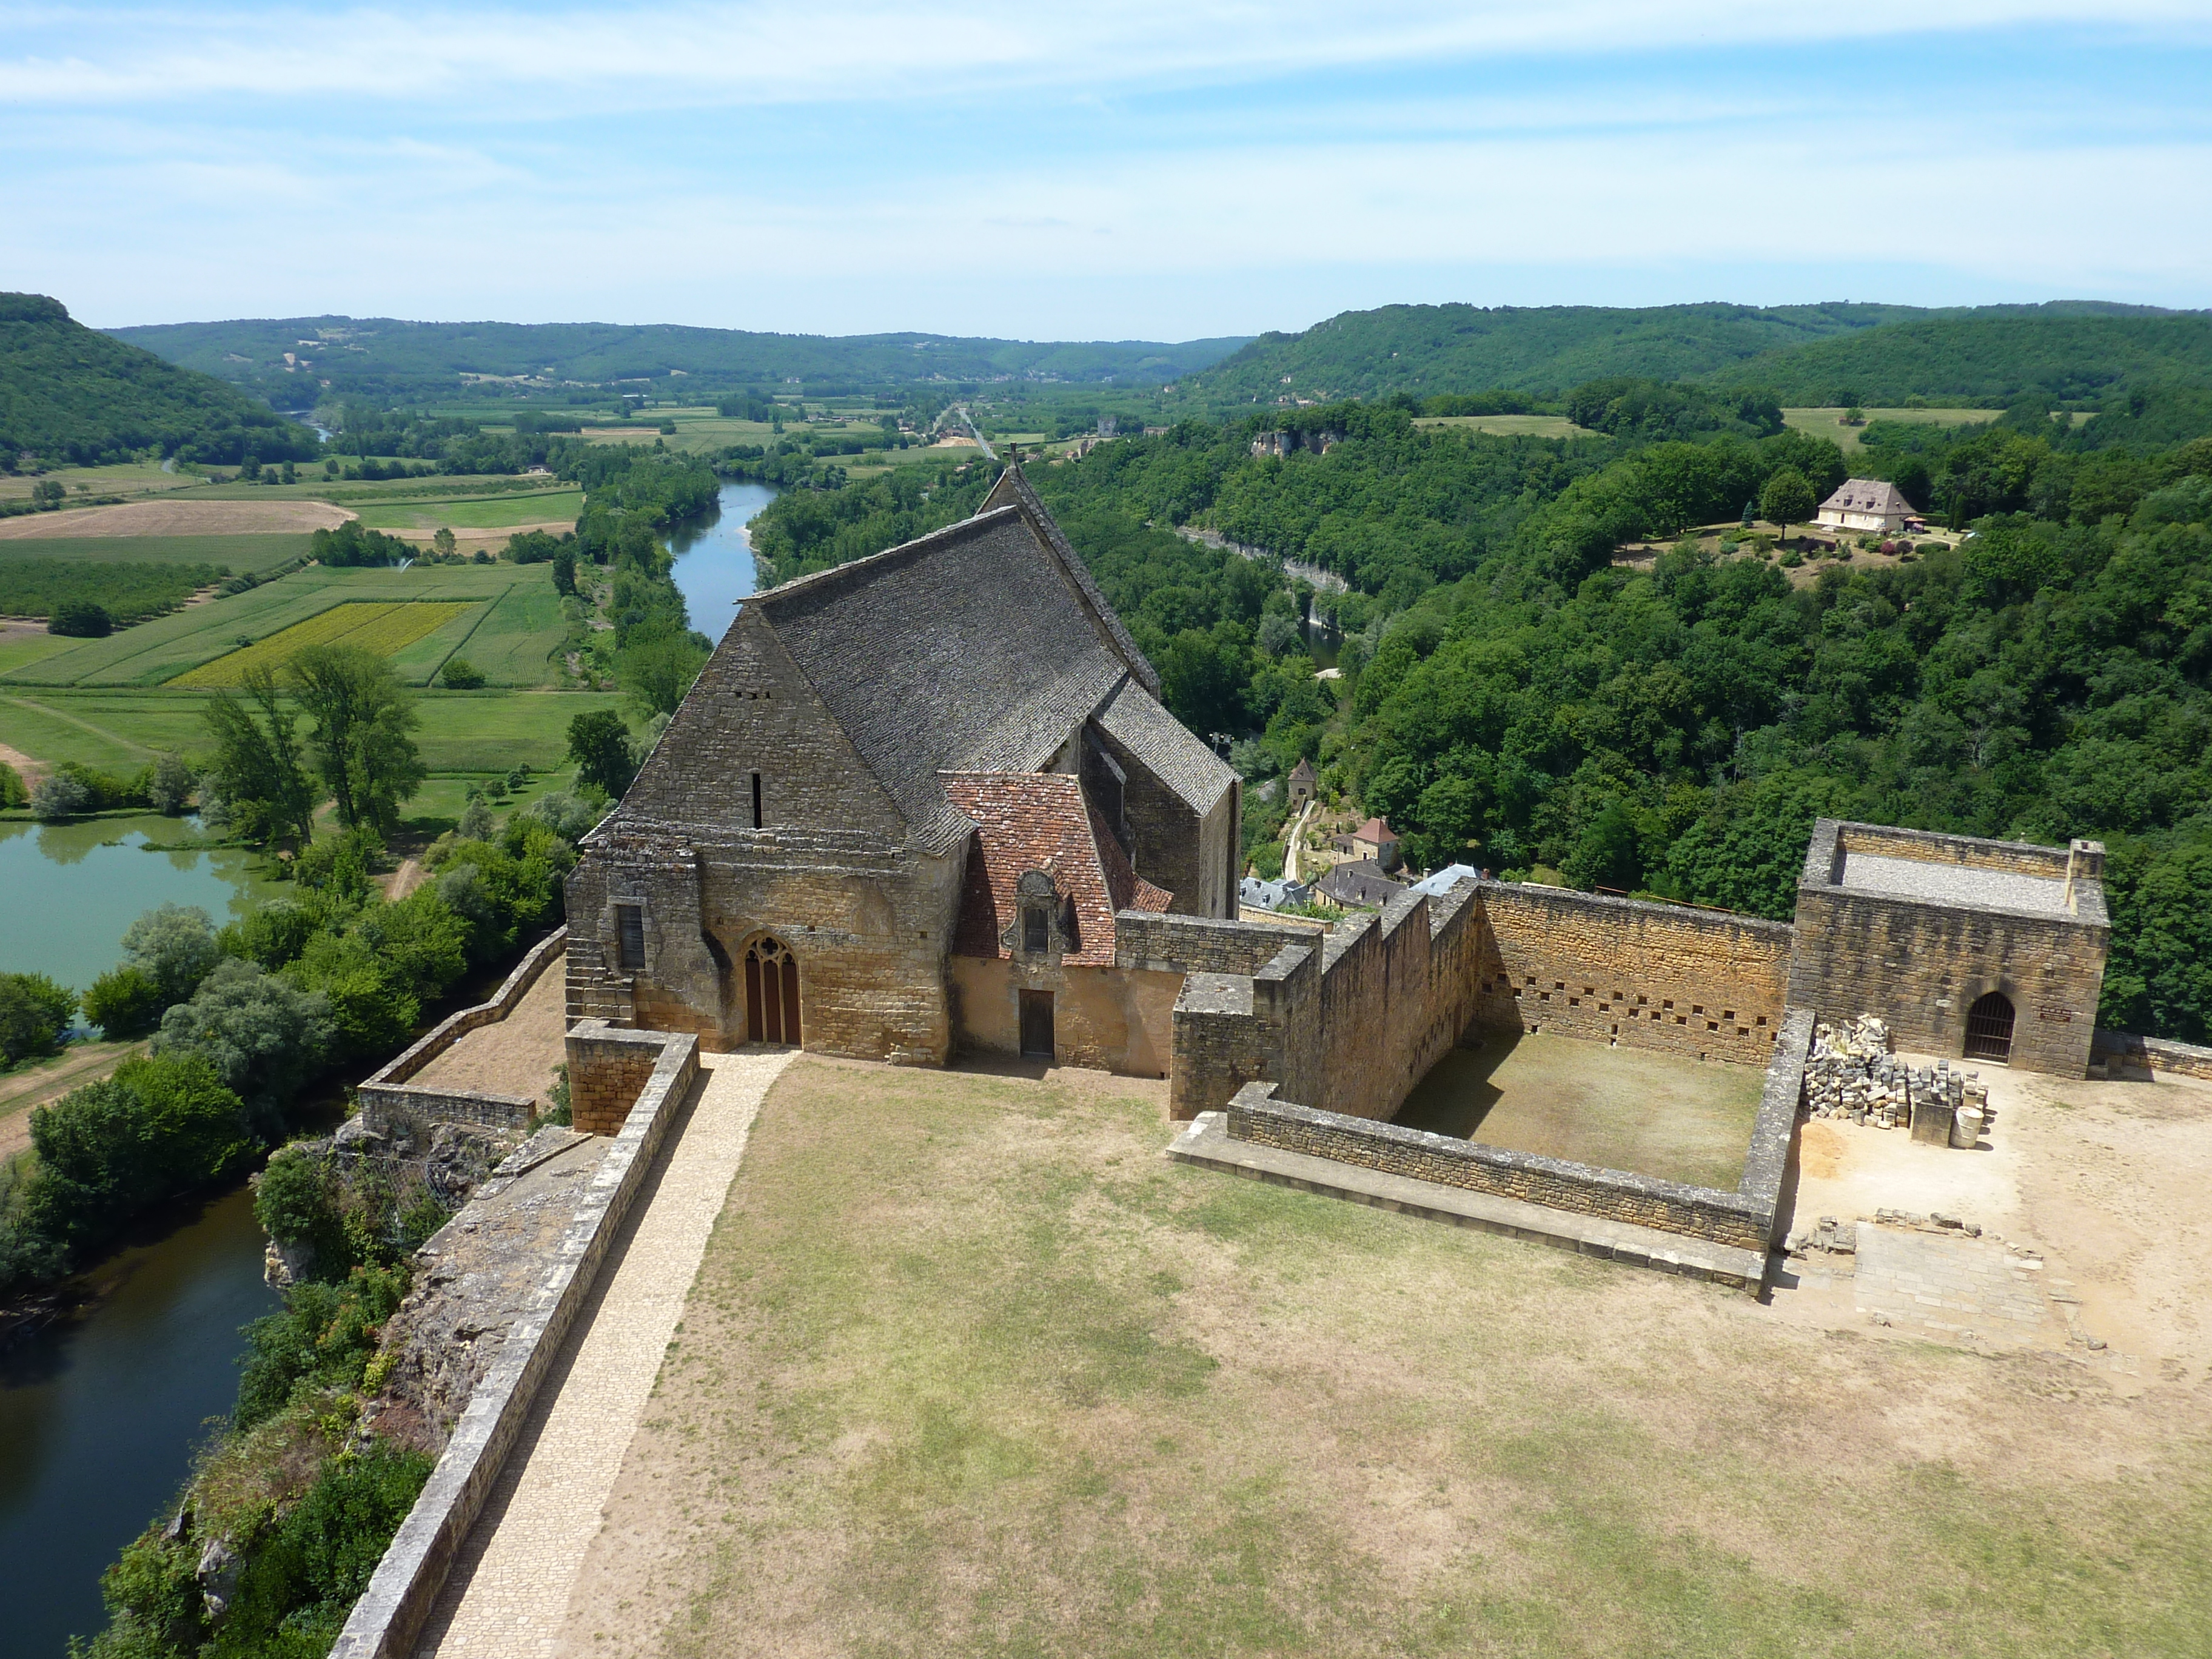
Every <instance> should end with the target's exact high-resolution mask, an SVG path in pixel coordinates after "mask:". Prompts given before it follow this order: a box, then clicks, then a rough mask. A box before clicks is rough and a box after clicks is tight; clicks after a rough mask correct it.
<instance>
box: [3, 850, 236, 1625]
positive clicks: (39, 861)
mask: <svg viewBox="0 0 2212 1659" xmlns="http://www.w3.org/2000/svg"><path fill="white" fill-rule="evenodd" d="M149 843H150V844H152V845H155V846H157V847H160V848H164V849H168V850H162V851H158V852H154V851H148V850H147V848H148V846H149ZM271 890H272V884H271V883H270V882H269V881H268V880H267V879H266V878H264V877H263V876H262V875H261V873H260V872H259V870H258V866H256V865H255V863H254V861H253V860H252V856H251V855H250V854H247V853H246V852H245V851H244V850H243V849H241V848H234V847H210V846H207V845H205V844H204V842H203V838H202V837H201V836H200V834H199V829H198V825H197V823H196V821H194V820H192V819H191V818H167V817H159V816H157V815H155V814H152V813H146V814H135V815H131V816H128V817H102V818H87V819H83V820H81V821H79V822H77V823H53V824H34V823H20V822H14V823H0V893H5V894H6V895H7V896H8V902H7V903H6V904H5V905H0V969H6V970H9V971H11V972H19V973H20V972H24V971H27V970H28V971H36V972H39V973H43V974H47V975H52V977H53V978H55V979H58V980H59V981H61V982H62V983H63V984H64V985H67V986H69V987H71V988H72V989H75V990H79V991H82V990H83V989H84V988H85V987H87V986H88V985H90V984H91V983H92V981H94V979H95V978H97V977H98V976H99V975H100V974H101V973H103V972H104V971H106V969H109V968H112V967H113V966H114V965H115V964H116V963H118V962H119V961H120V960H122V956H123V949H122V940H123V932H124V929H125V928H126V927H130V925H131V922H132V921H134V920H136V919H137V916H138V915H139V914H140V913H141V912H142V911H145V910H149V909H151V908H153V907H154V906H155V905H157V904H161V903H165V902H175V903H179V904H197V905H198V906H200V907H201V908H203V909H204V910H206V911H207V913H208V914H209V915H210V916H212V917H213V918H214V919H215V921H216V926H218V927H220V926H222V924H223V923H224V922H226V921H229V920H231V919H232V918H233V917H234V916H236V915H242V914H244V913H245V912H246V910H247V909H249V908H252V906H253V905H254V904H255V903H257V902H259V901H260V900H261V899H262V898H264V897H266V896H268V895H269V893H270V891H271ZM261 1247H262V1238H261V1230H260V1229H259V1228H258V1227H257V1226H256V1225H254V1221H253V1211H252V1204H251V1202H250V1200H249V1199H248V1196H247V1194H246V1189H245V1188H242V1187H240V1188H237V1189H235V1190H234V1191H233V1192H231V1193H229V1194H226V1195H225V1196H223V1197H221V1198H218V1199H215V1200H211V1201H209V1202H205V1203H202V1204H193V1205H187V1206H181V1207H177V1208H172V1209H169V1210H167V1211H165V1212H161V1214H159V1215H158V1216H156V1217H155V1218H151V1219H150V1220H149V1225H147V1226H146V1227H145V1228H143V1229H142V1230H141V1231H140V1232H139V1233H138V1234H137V1236H135V1237H134V1238H133V1240H132V1242H131V1243H129V1244H127V1245H126V1246H125V1248H124V1249H121V1250H118V1252H116V1253H115V1254H114V1255H111V1256H109V1257H107V1258H106V1260H105V1261H101V1262H100V1264H99V1265H98V1266H97V1267H94V1268H93V1269H91V1270H90V1271H88V1273H86V1274H85V1275H84V1277H83V1278H82V1279H81V1280H79V1281H78V1283H77V1285H76V1286H75V1287H73V1288H74V1289H76V1291H80V1292H82V1296H81V1298H80V1303H79V1310H78V1311H77V1312H76V1314H75V1315H74V1316H71V1317H70V1318H67V1319H64V1320H61V1321H58V1322H56V1323H55V1324H53V1325H51V1326H48V1327H47V1328H46V1329H45V1330H43V1331H40V1332H38V1333H36V1334H33V1335H30V1336H27V1337H24V1338H22V1339H21V1340H17V1341H16V1342H15V1343H13V1344H11V1345H10V1346H7V1347H5V1348H0V1608H4V1609H6V1611H5V1613H4V1614H0V1620H4V1623H0V1652H4V1653H6V1654H7V1655H9V1656H11V1659H12V1656H15V1655H18V1654H21V1655H24V1656H39V1659H60V1656H61V1654H62V1652H63V1650H64V1645H65V1644H66V1642H67V1639H68V1638H69V1637H70V1636H71V1635H78V1636H87V1637H88V1636H90V1635H91V1634H92V1633H93V1632H95V1631H97V1630H98V1629H99V1628H100V1625H101V1623H102V1621H103V1619H104V1616H105V1615H104V1614H103V1613H102V1610H101V1607H100V1572H101V1571H102V1570H103V1569H105V1568H106V1565H108V1563H109V1562H111V1561H112V1560H113V1559H115V1555H116V1552H117V1551H118V1550H119V1549H121V1548H122V1547H123V1546H124V1545H125V1544H126V1543H128V1542H130V1541H131V1539H133V1538H135V1537H136V1536H137V1534H138V1533H139V1530H140V1529H141V1528H143V1527H144V1526H145V1524H146V1522H148V1521H149V1519H151V1518H152V1517H153V1516H154V1514H155V1511H156V1510H159V1509H160V1508H161V1505H163V1504H166V1503H167V1502H169V1501H170V1499H172V1498H174V1497H175V1496H176V1492H177V1489H178V1487H179V1486H181V1485H182V1484H183V1482H184V1480H185V1474H187V1473H188V1472H189V1470H190V1468H191V1454H192V1450H193V1448H194V1447H195V1446H196V1445H197V1443H199V1442H200V1441H201V1440H202V1439H204V1436H205V1431H204V1427H203V1425H204V1422H205V1420H206V1419H208V1418H210V1417H213V1416H217V1415H220V1414H221V1413H224V1412H227V1411H228V1410H229V1408H230V1404H231V1401H232V1399H233V1398H234V1395H235V1394H236V1392H237V1389H238V1368H237V1359H238V1355H239V1353H240V1350H241V1348H242V1347H243V1346H244V1345H243V1344H242V1343H241V1341H240V1339H239V1335H238V1328H239V1327H240V1325H242V1324H244V1323H245V1322H246V1321H247V1320H250V1319H252V1318H255V1317H257V1316H259V1315H262V1314H264V1313H267V1312H269V1311H270V1310H271V1309H273V1308H274V1307H275V1306H276V1297H274V1296H273V1295H272V1294H271V1293H270V1291H269V1290H268V1289H267V1287H266V1286H264V1285H263V1284H262V1282H261Z"/></svg>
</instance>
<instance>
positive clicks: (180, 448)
mask: <svg viewBox="0 0 2212 1659" xmlns="http://www.w3.org/2000/svg"><path fill="white" fill-rule="evenodd" d="M318 448H319V441H318V440H317V439H316V437H315V435H314V434H313V433H312V432H310V431H308V430H307V428H305V427H302V426H298V425H295V423H293V422H290V421H288V420H286V419H284V417H283V416H281V415H278V414H277V413H276V411H275V410H271V409H270V408H269V407H268V406H267V405H266V404H263V403H261V402H260V401H258V399H256V398H250V397H248V396H246V394H245V393H244V392H240V391H238V390H236V389H235V388H234V387H231V386H226V385H224V384H223V383H222V381H220V380H213V379H210V378H209V377H208V376H206V375H203V374H192V373H191V372H190V371H188V370H185V369H181V368H177V367H175V366H174V365H173V364H172V363H169V362H165V361H163V360H162V359H161V358H160V357H157V356H155V355H154V354H153V353H151V352H149V351H142V350H140V349H138V348H137V347H136V346H131V345H125V344H124V343H122V342H121V341H119V340H117V339H115V338H114V337H112V336H110V335H106V334H102V333H100V332H99V331H97V330H94V329H89V328H87V327H85V326H84V325H82V323H79V322H76V321H75V320H74V319H71V318H70V314H69V312H68V311H67V310H66V309H65V308H64V307H63V306H62V304H61V302H60V301H57V300H49V299H46V297H44V296H43V295H36V294H0V471H14V470H15V466H16V465H17V463H18V459H19V458H20V457H22V456H25V455H32V456H35V457H37V458H38V459H40V461H41V462H43V463H45V464H46V465H60V464H62V463H64V462H66V463H68V464H69V465H73V466H94V465H100V464H101V463H104V462H109V461H125V460H130V459H133V458H134V457H136V456H138V455H140V454H143V453H155V454H157V455H160V456H163V457H174V458H176V459H179V460H185V461H204V462H210V463H219V464H222V465H237V464H239V463H240V462H243V461H247V460H254V461H259V462H262V463H264V464H267V463H273V462H280V461H285V460H304V459H307V457H309V456H311V455H313V454H314V453H316V452H317V450H318Z"/></svg>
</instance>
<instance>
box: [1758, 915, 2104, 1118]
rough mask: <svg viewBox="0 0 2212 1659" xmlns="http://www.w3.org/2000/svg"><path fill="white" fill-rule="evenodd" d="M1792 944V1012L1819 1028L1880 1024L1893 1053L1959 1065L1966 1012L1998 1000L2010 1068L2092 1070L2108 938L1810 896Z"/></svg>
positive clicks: (2032, 923)
mask: <svg viewBox="0 0 2212 1659" xmlns="http://www.w3.org/2000/svg"><path fill="white" fill-rule="evenodd" d="M1797 936H1798V938H1799V939H1801V940H1802V941H1803V943H1802V945H1801V946H1800V948H1799V950H1798V951H1797V954H1796V959H1795V961H1794V963H1792V965H1791V969H1790V1001H1791V1002H1792V1003H1795V1004H1799V1005H1802V1006H1806V1007H1808V1008H1811V1009H1813V1010H1814V1011H1815V1012H1817V1013H1818V1014H1819V1015H1820V1018H1822V1019H1825V1020H1831V1021H1842V1020H1847V1019H1854V1018H1857V1017H1858V1016H1859V1015H1860V1014H1863V1013H1869V1012H1873V1013H1879V1014H1880V1015H1881V1017H1882V1018H1884V1019H1886V1020H1887V1021H1888V1023H1889V1028H1890V1036H1891V1038H1892V1040H1893V1042H1894V1043H1895V1045H1896V1046H1897V1047H1898V1048H1899V1049H1905V1050H1911V1051H1915V1052H1918V1053H1922V1054H1941V1055H1945V1056H1952V1057H1955V1056H1959V1055H1962V1054H1965V1053H1966V1011H1967V1010H1968V1009H1969V1008H1971V1007H1972V1006H1973V1005H1974V1003H1975V1001H1976V1000H1977V999H1978V998H1979V997H1981V996H1982V995H1983V994H1984V993H1986V992H1990V991H2001V992H2002V993H2003V994H2005V995H2006V996H2007V997H2008V998H2009V999H2010V1000H2011V1002H2012V1005H2013V1011H2014V1021H2013V1047H2012V1059H2011V1063H2012V1064H2013V1065H2014V1066H2019V1067H2021V1068H2022V1069H2024V1070H2027V1071H2035V1072H2045V1073H2051V1075H2054V1076H2058V1077H2081V1076H2082V1075H2084V1074H2085V1073H2087V1069H2088V1065H2089V1049H2090V1044H2091V1042H2092V1040H2093V1032H2094V1030H2095V1027H2096V1018H2097V1000H2098V997H2099V995H2100V992H2101V989H2102V986H2103V982H2104V975H2105V951H2106V941H2107V939H2108V938H2109V936H2110V935H2109V930H2108V929H2106V928H2105V927H2099V926H2095V925H2091V924H2085V923H2083V922H2081V921H2075V920H2073V919H2071V918H2069V917H2064V916H2049V917H2041V916H2030V915H2021V914H2015V913H2012V912H2007V911H1996V910H1968V909H1963V908H1956V907H1953V906H1948V905H1941V904H1933V903H1923V902H1916V901H1913V900H1908V899H1898V898H1890V897H1887V896H1875V895H1872V894H1867V893H1855V892H1852V891H1850V890H1848V889H1845V888H1838V887H1828V888H1815V887H1809V886H1808V887H1801V888H1800V889H1799V890H1798V893H1797Z"/></svg>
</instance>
